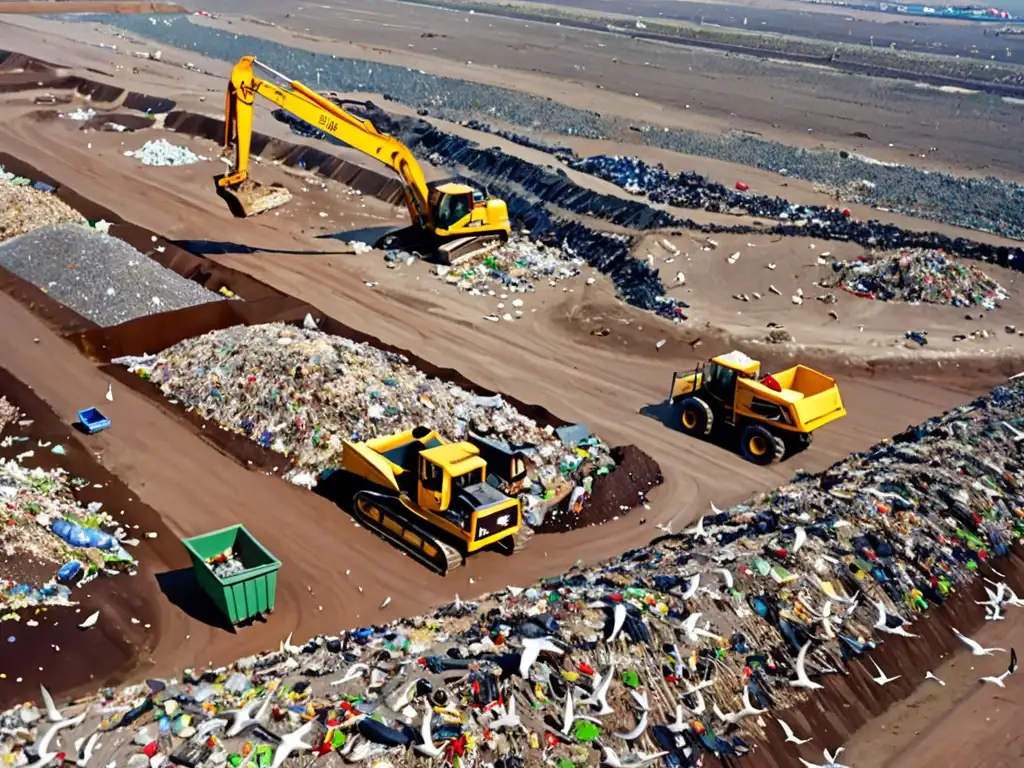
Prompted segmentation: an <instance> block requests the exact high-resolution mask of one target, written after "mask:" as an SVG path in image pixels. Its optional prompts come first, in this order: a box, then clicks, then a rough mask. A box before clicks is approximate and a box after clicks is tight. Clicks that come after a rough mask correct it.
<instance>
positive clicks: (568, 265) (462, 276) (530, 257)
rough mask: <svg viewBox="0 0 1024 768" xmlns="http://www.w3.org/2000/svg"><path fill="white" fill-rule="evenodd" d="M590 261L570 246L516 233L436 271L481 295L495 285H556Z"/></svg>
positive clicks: (525, 288)
mask: <svg viewBox="0 0 1024 768" xmlns="http://www.w3.org/2000/svg"><path fill="white" fill-rule="evenodd" d="M586 263H587V262H586V260H585V259H583V258H582V257H580V256H578V255H576V254H575V253H573V252H572V251H571V250H570V249H569V248H562V247H555V246H546V245H544V244H542V243H539V242H537V241H535V240H531V239H530V238H528V237H525V236H513V237H511V238H509V240H508V241H507V242H505V243H502V244H501V245H499V246H498V247H497V248H494V249H493V250H490V251H487V252H486V253H482V254H479V255H477V256H475V257H472V258H469V259H467V260H465V261H460V262H459V263H458V264H455V265H453V266H447V265H439V266H438V267H437V268H436V270H435V272H436V274H437V275H438V277H440V278H441V279H442V280H444V281H445V282H446V283H448V284H450V285H455V286H457V287H458V288H459V289H460V290H463V291H468V292H470V293H473V294H477V295H485V294H487V293H488V292H490V293H493V292H494V290H493V289H494V288H495V287H500V288H502V289H504V290H507V291H510V292H512V293H517V292H518V293H526V292H531V291H535V290H536V284H535V283H536V281H539V280H546V281H547V282H548V283H550V284H551V285H554V284H556V283H557V282H560V281H562V280H566V279H568V278H571V277H576V276H578V275H579V274H580V269H581V267H583V266H584V265H585V264H586Z"/></svg>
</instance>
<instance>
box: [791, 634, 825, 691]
mask: <svg viewBox="0 0 1024 768" xmlns="http://www.w3.org/2000/svg"><path fill="white" fill-rule="evenodd" d="M810 647H811V641H810V640H808V641H807V642H806V643H804V644H803V647H802V648H801V649H800V653H798V654H797V657H796V680H790V681H789V685H790V687H792V688H807V689H808V690H811V691H813V690H817V689H820V688H824V687H825V686H823V685H822V684H821V683H816V682H814V681H813V680H811V678H809V677H808V676H807V651H808V649H809V648H810Z"/></svg>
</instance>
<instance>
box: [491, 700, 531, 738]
mask: <svg viewBox="0 0 1024 768" xmlns="http://www.w3.org/2000/svg"><path fill="white" fill-rule="evenodd" d="M494 709H495V710H496V711H497V713H498V717H495V718H494V719H493V720H491V722H490V723H488V724H487V727H488V728H489V729H490V730H492V731H497V730H500V729H502V728H518V727H520V726H521V725H522V724H523V721H522V720H520V719H519V715H517V714H516V697H515V696H514V695H513V694H512V693H509V695H508V703H507V704H506V705H505V706H504V707H495V708H494Z"/></svg>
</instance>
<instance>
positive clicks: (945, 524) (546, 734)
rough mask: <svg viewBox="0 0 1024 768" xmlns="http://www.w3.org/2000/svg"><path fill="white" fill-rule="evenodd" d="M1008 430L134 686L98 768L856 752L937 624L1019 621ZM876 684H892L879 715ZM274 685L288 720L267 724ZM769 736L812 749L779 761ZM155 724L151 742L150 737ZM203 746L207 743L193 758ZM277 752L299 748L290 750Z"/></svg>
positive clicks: (1004, 397) (977, 427)
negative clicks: (997, 618) (313, 753)
mask: <svg viewBox="0 0 1024 768" xmlns="http://www.w3.org/2000/svg"><path fill="white" fill-rule="evenodd" d="M1022 420H1024V383H1020V382H1011V383H1009V384H1006V385H1002V386H999V387H997V388H996V389H994V390H993V391H992V392H991V393H989V394H988V395H985V396H983V397H980V398H978V399H976V400H973V401H971V402H969V403H966V404H964V405H962V406H960V407H957V408H954V409H952V410H951V411H949V412H947V413H946V414H943V415H942V416H936V417H933V418H931V419H928V420H927V421H925V422H923V423H921V424H919V425H916V426H913V427H910V428H908V429H907V430H905V431H903V432H901V433H899V434H897V435H894V436H893V437H892V438H891V439H888V440H884V441H882V442H881V443H879V444H877V445H875V446H873V447H871V448H870V449H869V450H867V451H863V452H861V453H859V454H855V455H853V456H850V457H848V458H847V459H844V460H842V461H839V462H837V463H836V464H834V465H832V466H831V467H829V468H828V469H826V470H825V471H823V472H820V473H817V474H809V473H807V474H804V475H802V476H801V477H798V478H797V479H795V480H794V481H793V482H791V483H789V484H786V485H784V486H781V487H779V488H777V489H775V490H773V491H769V492H766V493H759V494H757V495H755V496H754V497H752V498H750V499H749V500H747V501H746V502H743V503H741V504H738V505H735V506H733V507H732V508H731V509H729V510H726V511H721V510H714V511H713V513H712V514H709V515H705V516H704V517H702V518H701V521H700V522H699V524H698V525H696V526H693V527H691V528H689V529H687V530H685V531H683V532H681V533H679V534H676V535H671V536H667V537H664V538H662V539H660V540H658V541H655V542H652V543H651V544H650V545H648V546H646V547H639V548H636V549H633V550H630V551H627V552H625V553H624V554H622V555H620V556H618V557H616V558H613V559H612V560H609V561H606V562H604V563H601V564H598V565H593V566H582V565H581V566H577V567H574V568H572V569H570V570H569V571H567V572H566V573H565V574H563V575H560V576H556V577H553V578H548V579H545V580H543V581H542V582H540V583H538V584H535V585H533V586H528V587H525V588H524V587H522V586H516V587H510V588H507V589H504V590H500V591H497V592H492V593H489V594H486V595H483V596H481V597H480V598H479V599H478V600H476V601H469V600H466V599H460V598H459V597H458V596H456V598H455V600H454V602H451V603H448V604H446V605H444V606H443V607H441V608H440V609H438V610H436V611H434V612H432V613H430V614H427V615H421V616H417V617H411V618H406V619H398V620H396V621H392V622H390V623H388V624H386V625H380V624H378V625H375V626H363V627H360V628H353V629H349V630H343V631H341V632H339V633H331V634H328V635H325V636H318V637H314V638H311V639H309V640H308V641H307V640H306V639H304V638H301V637H296V636H295V635H294V634H289V636H288V637H287V638H285V639H284V640H283V641H282V642H281V643H280V644H279V645H278V646H277V647H276V648H272V649H270V650H268V651H266V652H265V653H263V654H260V655H258V656H256V657H251V656H250V657H247V658H244V659H239V660H238V661H236V662H234V663H233V664H229V665H225V666H223V667H219V668H217V669H210V670H207V671H205V672H203V673H195V672H192V671H185V672H183V673H182V675H181V677H180V678H176V679H171V680H162V681H161V680H157V679H154V678H153V677H152V676H150V677H149V678H148V679H147V680H146V682H145V683H140V684H138V685H135V686H129V687H125V688H122V689H120V690H118V691H115V692H108V693H107V694H105V700H106V701H108V702H109V703H110V704H113V705H115V706H117V707H118V708H120V711H121V712H122V713H123V718H121V719H119V718H118V717H117V716H116V715H115V716H114V718H113V719H112V720H111V721H109V723H108V725H107V726H105V727H106V728H107V729H109V730H115V731H116V730H119V729H121V728H122V727H123V728H124V729H125V731H124V733H125V735H126V736H127V735H129V734H131V736H132V738H131V741H128V739H124V740H110V741H111V742H112V743H109V744H107V745H106V746H105V747H104V748H103V751H101V753H100V755H99V757H100V759H102V760H110V759H118V760H126V759H128V758H129V757H130V756H131V755H132V754H134V753H137V752H138V751H139V750H140V749H143V750H146V751H147V752H148V754H152V755H156V754H161V755H163V756H165V757H168V756H170V755H172V754H179V755H181V754H185V753H186V752H187V750H188V749H198V750H202V749H203V746H202V745H203V744H205V745H206V747H205V748H206V749H208V750H210V751H209V752H202V754H204V755H205V757H204V758H203V759H207V758H210V759H214V760H216V761H218V762H219V761H221V760H223V759H231V760H236V761H237V760H238V759H239V758H232V757H230V756H231V755H238V754H239V753H243V752H245V753H247V752H248V751H250V750H252V749H261V750H264V751H267V750H269V752H273V753H276V758H277V760H278V761H279V762H281V761H283V759H284V758H286V757H287V756H288V755H289V754H290V752H289V751H285V752H281V750H299V751H302V750H305V751H309V750H317V751H320V747H321V745H323V752H324V753H326V752H329V751H332V750H335V749H337V750H339V751H340V752H341V753H342V754H343V755H346V756H348V757H349V758H351V759H353V760H355V761H360V760H364V759H371V758H373V759H376V760H381V759H387V760H388V761H389V762H390V763H391V764H392V765H414V764H415V761H416V760H417V757H416V756H415V753H423V752H424V751H426V752H427V754H428V755H430V754H433V755H434V756H435V757H439V756H440V755H441V754H443V753H444V752H445V750H447V751H448V752H449V753H450V754H456V755H461V756H464V757H466V758H473V757H479V758H483V759H488V760H489V761H490V762H493V763H495V764H504V765H522V762H519V761H522V760H527V759H529V758H530V757H531V756H534V755H537V754H538V753H539V751H540V749H541V744H542V743H543V744H544V748H545V749H546V750H547V755H548V756H549V757H552V758H554V759H557V760H560V761H566V762H565V764H570V763H571V764H573V765H577V764H582V765H592V764H596V763H597V762H598V761H599V760H600V759H601V757H600V756H601V755H602V754H603V755H604V759H605V761H606V762H607V761H608V760H609V759H610V758H609V757H608V755H609V753H608V752H607V751H606V750H608V749H611V750H612V751H613V753H614V754H616V755H617V754H626V751H627V750H631V751H637V752H640V751H642V752H645V753H650V752H653V751H654V750H661V751H664V752H668V753H670V754H671V755H672V756H673V758H674V761H675V764H677V765H682V766H696V765H699V764H701V762H702V757H703V756H706V757H707V759H711V758H712V757H714V758H718V759H726V760H732V759H737V758H742V757H745V756H747V755H750V754H751V751H752V749H754V748H755V747H754V745H755V744H756V743H757V742H762V743H766V745H765V747H764V748H763V752H764V755H763V756H762V757H761V758H760V759H758V757H757V754H758V753H756V752H755V753H754V757H753V760H754V763H753V764H764V765H782V764H786V763H787V762H789V763H791V761H792V757H793V756H795V755H796V754H800V756H801V759H803V758H804V756H809V755H811V754H812V753H817V751H818V749H820V748H822V747H824V748H826V749H830V750H833V751H834V750H835V749H836V748H837V747H838V746H840V744H841V741H842V740H843V739H844V738H845V736H846V735H847V734H848V733H849V731H850V730H852V729H851V728H849V727H848V726H847V725H846V723H845V719H846V718H851V719H853V718H859V719H860V722H863V721H864V720H865V719H866V718H865V717H864V712H865V711H870V712H877V711H880V710H881V709H882V708H884V705H885V703H887V702H892V701H894V700H896V699H898V698H900V697H902V696H905V695H907V694H908V693H910V692H911V691H912V690H913V689H914V688H915V687H916V682H915V681H914V680H913V679H912V678H911V677H910V675H911V667H913V674H914V676H915V677H916V676H917V675H919V674H920V672H919V671H918V667H920V666H921V665H922V661H921V660H920V658H918V659H915V660H914V661H913V662H911V663H903V664H901V661H900V655H901V654H903V653H905V654H909V655H911V656H913V655H916V654H915V647H916V648H918V649H923V648H927V653H928V655H932V654H935V653H937V652H939V651H941V650H945V651H946V652H949V651H951V650H953V649H955V648H958V647H959V646H960V644H964V643H963V641H962V640H961V639H960V638H958V637H955V632H953V631H952V630H951V629H950V627H949V625H948V624H947V623H946V620H948V619H953V620H955V621H956V623H957V624H958V625H960V626H961V627H965V628H966V630H965V631H968V632H973V631H974V630H975V629H976V627H977V625H978V624H980V623H982V621H983V618H984V614H986V613H990V614H995V615H998V614H999V612H1001V611H1010V612H1016V611H1020V610H1021V608H1020V607H1019V606H1018V605H1011V600H1012V602H1014V603H1019V602H1020V600H1019V598H1017V596H1016V592H1015V591H1014V590H1015V588H1016V589H1020V588H1021V578H1020V573H1019V566H1018V565H1016V564H1014V563H1012V562H1010V558H1009V557H1008V555H1010V552H1011V549H1014V548H1016V547H1017V546H1019V544H1018V539H1019V537H1020V536H1021V535H1022V534H1024V527H1022V525H1021V523H1020V521H1019V518H1018V515H1017V513H1016V510H1017V508H1018V507H1019V506H1020V505H1021V504H1022V503H1024V497H1022V496H1021V493H1020V489H1019V485H1018V483H1017V482H1016V481H1015V480H1014V477H1015V476H1016V475H1017V474H1019V472H1020V471H1021V468H1022V461H1024V453H1022V452H1021V449H1020V445H1021V441H1020V440H1019V437H1020V435H1021V433H1020V432H1019V431H1018V430H1017V429H1016V427H1014V426H1013V424H1014V423H1015V422H1016V423H1020V422H1021V421H1022ZM997 566H998V567H997ZM999 568H1002V569H1003V571H1000V570H999ZM1007 573H1008V574H1009V575H1007ZM981 576H985V577H986V578H989V579H993V581H992V582H991V583H992V584H993V585H996V584H1001V586H1000V587H999V596H997V597H995V598H992V599H990V601H989V602H988V605H987V606H986V608H985V609H984V610H982V609H979V608H977V607H976V604H975V603H974V602H973V601H971V600H970V599H969V598H970V596H973V595H975V594H978V593H979V592H980V586H981V585H980V583H979V582H980V577H981ZM1007 581H1009V582H1010V583H1009V584H1008V583H1007ZM1012 585H1015V586H1012ZM385 602H388V601H385ZM908 629H909V630H914V631H913V632H908V631H907V630H908ZM901 634H902V635H908V634H909V635H910V637H909V638H906V639H905V638H901V637H899V635H901ZM993 653H994V654H995V655H994V658H992V659H991V660H989V659H986V660H984V662H977V665H978V666H979V667H981V668H983V669H986V670H988V671H990V673H991V674H999V672H1000V670H1001V669H1003V668H1005V665H1006V664H1008V663H1009V661H1008V659H1007V658H1006V656H1007V653H1006V652H1005V650H997V651H993ZM406 662H407V663H406ZM883 666H884V668H885V669H884V671H883ZM410 670H413V671H412V672H411V673H410ZM1010 670H1011V672H1012V671H1013V667H1012V665H1011V667H1010ZM876 671H877V674H878V677H880V678H881V677H884V672H889V673H890V675H891V674H893V673H894V672H896V671H902V672H904V673H905V675H900V676H898V677H893V679H892V681H890V682H888V683H887V685H888V686H889V687H887V688H886V689H885V693H884V694H882V693H879V692H878V691H877V686H879V685H881V683H876V682H874V681H872V680H871V675H872V673H874V672H876ZM793 680H797V681H799V682H800V683H801V686H793V685H791V681H793ZM900 680H902V682H899V683H898V684H897V685H893V683H896V682H897V681H900ZM1012 683H1013V684H1014V685H1015V684H1016V681H1012ZM285 685H287V690H290V691H291V693H290V696H291V697H294V696H296V695H297V696H298V697H299V698H300V699H301V701H302V706H300V707H297V708H289V709H291V714H286V713H284V712H281V713H280V714H274V715H269V710H270V707H271V705H272V704H274V703H275V701H276V700H278V699H279V697H280V696H281V695H282V691H283V690H286V689H285V688H284V687H283V686H285ZM264 686H265V687H264ZM815 686H818V689H817V690H815V689H814V688H815ZM872 686H875V687H872ZM822 689H824V690H822ZM841 689H842V690H843V693H842V694H841V695H837V694H838V692H839V691H840V690H841ZM513 702H515V706H513ZM257 703H258V705H259V706H257ZM248 704H252V705H253V706H252V707H251V708H250V709H249V710H248V711H249V713H251V714H249V715H248V716H249V717H250V718H251V721H250V722H249V725H259V726H260V728H261V729H263V730H262V731H260V730H257V731H255V732H249V733H246V734H244V735H241V734H240V733H239V731H242V730H244V729H243V728H240V727H239V728H237V730H236V727H237V726H238V724H239V722H240V721H239V720H238V719H235V720H234V721H233V722H234V723H235V725H236V727H230V725H231V721H225V722H223V723H220V724H219V725H218V724H216V723H214V722H212V720H213V718H214V717H215V715H216V714H218V713H224V712H233V711H237V710H238V709H239V708H244V707H246V705H248ZM843 704H845V705H852V706H853V707H854V712H853V713H843V712H842V711H841V709H840V707H841V706H842V705H843ZM822 706H825V707H827V712H826V713H822V711H821V707H822ZM438 707H440V708H441V711H438V710H437V709H436V708H438ZM278 711H279V710H278ZM38 714H39V713H38V711H37V710H35V709H34V705H32V704H30V703H26V704H23V705H20V706H19V708H16V709H14V710H12V711H10V712H9V713H8V714H6V715H4V716H3V717H4V719H5V722H16V721H17V719H21V720H22V721H23V722H25V723H27V724H31V723H33V722H40V728H43V727H46V723H45V721H41V720H40V718H39V717H38V716H37V715H38ZM68 714H69V715H70V714H72V713H71V712H69V713H68ZM453 715H454V716H455V717H454V718H453V717H452V716H453ZM771 715H776V716H785V717H787V718H788V719H789V720H790V721H791V727H793V728H794V729H795V730H796V731H797V733H798V735H806V736H813V740H812V741H813V743H814V747H813V748H811V747H803V748H800V749H799V750H796V749H793V748H791V747H790V746H789V744H788V743H786V742H785V741H784V740H782V739H780V738H779V736H778V733H779V731H778V730H777V729H776V728H775V727H774V724H772V725H771V726H769V725H768V722H769V718H770V717H771ZM762 716H763V717H762ZM87 717H88V715H87ZM162 719H166V721H167V725H166V726H165V727H164V729H163V732H162V733H161V734H160V735H159V737H157V736H156V734H154V733H153V732H152V731H151V730H150V728H149V727H148V726H152V725H157V724H158V723H159V722H160V721H161V720H162ZM243 722H244V721H243ZM207 723H208V725H206V724H207ZM69 727H75V728H77V727H79V726H77V725H76V726H69ZM81 727H82V728H83V732H85V731H86V730H87V729H89V728H93V727H95V725H94V723H93V722H90V723H89V724H88V725H85V724H84V723H83V724H82V726H81ZM200 729H202V730H200ZM211 732H212V733H217V734H220V735H218V737H217V738H215V739H214V740H212V741H211V740H210V738H209V734H210V733H211ZM293 732H294V733H297V734H298V735H300V736H306V737H307V738H306V739H305V743H306V746H305V747H301V746H299V745H298V744H296V743H294V742H293V740H292V739H289V738H287V737H286V734H289V733H293ZM12 733H13V731H12ZM36 733H37V737H38V736H39V735H41V734H42V730H39V731H37V732H36ZM264 733H270V734H272V735H270V736H264V735H262V734H264ZM76 735H77V731H71V732H69V733H68V736H69V737H70V738H72V739H73V738H74V737H75V736H76ZM31 739H32V736H31V735H28V736H23V735H21V734H19V735H17V736H14V737H13V738H11V739H10V740H9V741H5V742H0V745H2V746H0V748H3V749H6V750H12V749H17V748H20V746H21V744H24V743H27V742H29V741H30V740H31ZM768 742H770V744H769V743H768ZM262 743H268V744H269V745H270V746H269V747H267V748H265V747H262V746H260V745H261V744H262ZM247 744H249V745H250V746H246V745H247ZM438 744H440V745H441V746H440V747H439V746H437V745H438ZM190 745H191V746H190ZM179 750H181V751H179ZM216 753H220V757H214V754H216ZM269 757H270V755H269V754H268V755H267V759H269ZM498 761H502V762H501V763H498ZM509 761H512V762H509Z"/></svg>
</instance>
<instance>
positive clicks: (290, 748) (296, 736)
mask: <svg viewBox="0 0 1024 768" xmlns="http://www.w3.org/2000/svg"><path fill="white" fill-rule="evenodd" d="M314 722H316V721H314V720H308V721H306V723H305V725H303V726H301V727H299V728H296V729H295V730H294V731H292V732H291V733H286V734H285V735H284V736H282V737H281V743H280V744H279V745H278V746H277V749H276V750H274V760H273V762H272V763H271V764H270V768H281V766H282V765H283V764H284V761H285V760H287V759H288V758H289V757H291V754H292V752H295V751H296V750H300V749H302V750H311V749H313V747H311V746H310V745H309V744H307V743H306V742H304V741H303V738H305V736H306V734H308V733H309V732H310V731H311V730H312V729H313V723H314Z"/></svg>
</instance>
